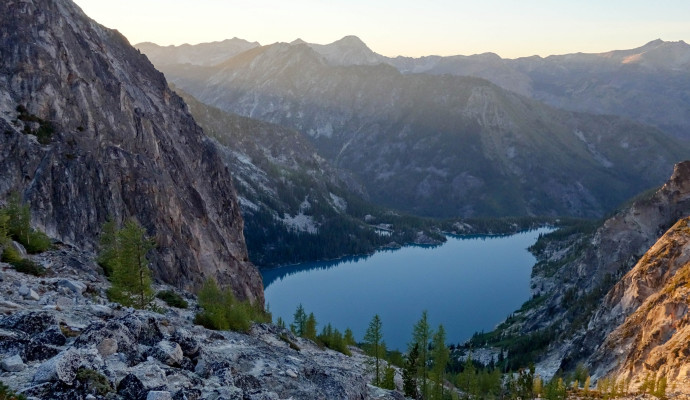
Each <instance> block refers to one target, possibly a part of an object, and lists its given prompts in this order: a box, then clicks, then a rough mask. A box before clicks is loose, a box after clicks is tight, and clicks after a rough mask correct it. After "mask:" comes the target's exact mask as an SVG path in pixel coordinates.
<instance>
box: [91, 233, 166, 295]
mask: <svg viewBox="0 0 690 400" xmlns="http://www.w3.org/2000/svg"><path fill="white" fill-rule="evenodd" d="M104 228H107V229H108V231H107V232H105V231H104V232H105V235H104V236H105V237H106V239H105V242H104V246H102V248H101V254H100V256H99V259H100V260H101V262H102V263H103V264H104V265H107V266H109V268H112V271H111V272H112V275H111V276H110V281H111V282H112V287H111V288H110V290H109V292H108V293H109V295H110V296H111V297H112V299H113V300H115V301H117V302H119V303H120V304H122V305H125V306H133V307H135V308H145V307H146V306H148V305H149V304H150V303H151V301H152V300H153V297H154V293H153V289H152V288H151V270H150V269H149V266H148V260H147V259H146V254H147V253H148V252H149V250H151V249H152V248H153V247H154V242H153V241H152V240H151V239H150V238H148V237H146V230H145V229H144V228H142V227H141V226H140V225H139V224H138V223H137V222H135V221H133V220H129V221H127V222H126V223H125V226H124V227H123V228H122V229H120V230H118V231H117V234H116V235H112V233H113V231H112V229H113V228H112V226H111V225H109V224H108V223H106V225H104Z"/></svg>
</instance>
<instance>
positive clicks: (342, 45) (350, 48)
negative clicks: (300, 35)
mask: <svg viewBox="0 0 690 400" xmlns="http://www.w3.org/2000/svg"><path fill="white" fill-rule="evenodd" d="M309 46H310V47H311V48H312V49H314V50H315V51H316V52H317V53H319V54H321V55H322V56H323V57H324V58H326V60H327V61H328V63H329V64H331V65H376V64H380V63H384V62H385V60H386V58H385V57H383V56H381V55H379V54H377V53H374V52H373V51H372V50H371V49H370V48H369V47H368V46H367V45H366V44H365V43H364V42H363V41H362V40H361V39H360V38H358V37H357V36H353V35H350V36H345V37H343V38H342V39H340V40H336V41H335V42H333V43H330V44H325V45H321V44H309Z"/></svg>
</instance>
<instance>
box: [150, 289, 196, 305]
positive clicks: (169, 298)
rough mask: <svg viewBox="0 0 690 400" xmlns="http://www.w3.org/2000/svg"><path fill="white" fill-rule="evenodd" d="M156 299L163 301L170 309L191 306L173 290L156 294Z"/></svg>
mask: <svg viewBox="0 0 690 400" xmlns="http://www.w3.org/2000/svg"><path fill="white" fill-rule="evenodd" d="M156 297H158V298H159V299H161V300H163V301H164V302H165V303H166V304H167V305H169V306H170V307H177V308H187V307H188V306H189V304H187V301H186V300H185V299H183V298H182V296H180V295H179V294H177V293H175V292H174V291H172V290H162V291H160V292H158V293H156Z"/></svg>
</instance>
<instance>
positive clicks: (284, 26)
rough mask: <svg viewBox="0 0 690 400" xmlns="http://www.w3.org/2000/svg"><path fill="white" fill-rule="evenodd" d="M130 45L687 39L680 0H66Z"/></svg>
mask: <svg viewBox="0 0 690 400" xmlns="http://www.w3.org/2000/svg"><path fill="white" fill-rule="evenodd" d="M75 1H76V3H77V4H79V5H80V6H81V7H82V8H83V10H84V11H85V12H86V13H87V14H88V15H89V16H90V17H92V18H94V19H95V20H96V21H98V22H100V23H101V24H103V25H105V26H107V27H109V28H114V29H118V30H119V31H120V32H122V33H123V34H124V35H125V36H127V38H128V39H129V40H130V42H131V43H132V44H136V43H139V42H143V41H149V42H154V43H158V44H161V45H169V44H183V43H191V44H196V43H201V42H212V41H218V40H223V39H229V38H232V37H239V38H242V39H246V40H249V41H258V42H259V43H261V44H270V43H275V42H290V41H292V40H294V39H297V38H301V39H304V40H306V41H307V42H312V43H322V44H325V43H330V42H333V41H335V40H337V39H340V38H341V37H343V36H346V35H356V36H359V37H360V38H361V39H362V40H363V41H364V42H365V43H367V44H368V45H369V47H370V48H371V49H372V50H374V51H376V52H377V53H381V54H383V55H387V56H397V55H405V56H415V57H417V56H422V55H430V54H437V55H454V54H465V55H469V54H476V53H484V52H488V51H491V52H494V53H498V54H499V55H501V56H503V57H509V58H514V57H521V56H530V55H534V54H538V55H542V56H545V55H550V54H564V53H572V52H577V51H583V52H602V51H607V50H613V49H628V48H633V47H638V46H641V45H643V44H645V43H647V42H648V41H651V40H654V39H663V40H672V41H677V40H685V41H690V1H688V0H657V1H650V0H473V1H468V0H427V1H419V0H396V1H391V0H387V1H383V0H244V1H237V0H118V1H113V0H75Z"/></svg>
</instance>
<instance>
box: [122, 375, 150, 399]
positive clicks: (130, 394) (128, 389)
mask: <svg viewBox="0 0 690 400" xmlns="http://www.w3.org/2000/svg"><path fill="white" fill-rule="evenodd" d="M117 394H119V395H120V396H122V397H123V398H125V399H131V400H145V399H146V396H147V391H146V388H144V384H143V383H141V381H140V380H139V378H137V377H136V376H134V375H133V374H127V376H125V377H124V378H122V380H121V381H120V383H118V384H117Z"/></svg>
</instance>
